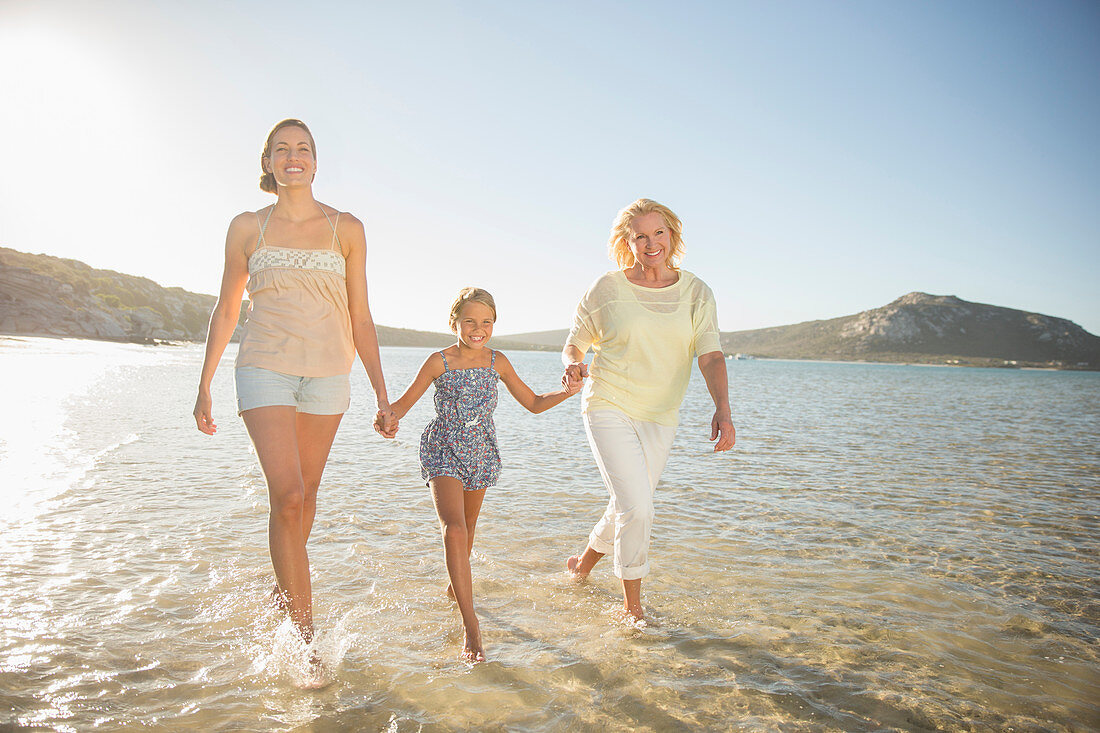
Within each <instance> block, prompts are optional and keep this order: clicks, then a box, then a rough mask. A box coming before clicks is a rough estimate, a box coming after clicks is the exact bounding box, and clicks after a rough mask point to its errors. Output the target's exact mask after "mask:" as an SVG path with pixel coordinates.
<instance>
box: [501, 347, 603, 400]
mask: <svg viewBox="0 0 1100 733" xmlns="http://www.w3.org/2000/svg"><path fill="white" fill-rule="evenodd" d="M496 368H497V374H499V375H500V379H501V381H503V382H504V386H505V387H507V388H508V391H509V392H511V393H512V396H513V397H515V398H516V402H518V403H520V404H521V405H523V406H524V407H526V408H527V409H528V410H529V411H531V412H533V413H535V414H536V415H537V414H538V413H540V412H545V411H546V410H549V409H550V408H551V407H553V406H554V405H557V404H559V403H561V402H564V401H565V400H567V399H569V397H571V396H572V395H575V394H576V393H577V392H578V391H580V385H581V384H582V383H583V382H581V381H577V382H576V385H575V386H571V387H569V388H565V389H559V390H558V391H556V392H547V393H546V394H540V395H537V394H535V392H534V390H532V389H531V388H530V387H528V386H527V384H526V383H525V382H524V381H523V380H522V379H520V378H519V375H518V374H516V370H515V369H514V368H513V367H512V362H510V361H508V357H506V356H505V355H504V354H502V353H501V352H499V351H498V352H497V358H496Z"/></svg>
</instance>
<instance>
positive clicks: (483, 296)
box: [447, 288, 497, 333]
mask: <svg viewBox="0 0 1100 733" xmlns="http://www.w3.org/2000/svg"><path fill="white" fill-rule="evenodd" d="M467 303H481V304H482V305H484V306H486V307H487V308H488V309H489V310H491V311H492V312H493V322H494V323H495V322H496V320H497V304H496V301H495V300H493V296H491V295H489V291H488V290H482V289H481V288H462V290H460V291H458V297H457V298H455V302H454V303H453V304H452V305H451V315H450V318H448V319H447V323H448V325H450V327H451V331H453V332H455V333H458V315H459V314H460V313H461V312H462V307H463V306H465V305H466V304H467Z"/></svg>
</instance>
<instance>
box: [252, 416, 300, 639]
mask: <svg viewBox="0 0 1100 733" xmlns="http://www.w3.org/2000/svg"><path fill="white" fill-rule="evenodd" d="M295 414H296V411H295V408H293V407H286V406H277V407H257V408H255V409H253V410H245V411H244V412H243V413H241V417H243V418H244V424H245V427H246V428H247V429H248V435H249V437H250V438H251V439H252V444H253V445H254V446H255V448H256V456H257V457H258V458H259V459H260V468H261V469H262V470H263V472H264V478H265V479H266V480H267V493H268V497H269V501H270V504H271V509H270V512H269V515H268V525H267V538H268V547H269V549H270V551H271V564H272V566H273V567H274V568H275V582H276V583H278V585H279V588H280V589H281V590H282V592H283V595H284V598H285V602H286V605H287V607H288V610H289V611H290V619H291V621H292V622H293V623H294V625H295V627H297V629H298V632H299V633H300V634H301V635H302V638H303V639H304V640H305V641H306V642H307V643H308V642H310V641H312V640H313V604H312V589H311V588H310V580H309V557H308V556H307V555H306V541H305V535H304V534H303V532H302V517H303V509H304V505H305V486H304V485H303V482H302V466H301V460H300V458H299V454H298V431H297V421H296V418H295Z"/></svg>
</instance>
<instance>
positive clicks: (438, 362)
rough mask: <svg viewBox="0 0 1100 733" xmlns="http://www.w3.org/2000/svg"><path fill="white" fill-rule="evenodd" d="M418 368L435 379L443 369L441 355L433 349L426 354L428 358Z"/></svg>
mask: <svg viewBox="0 0 1100 733" xmlns="http://www.w3.org/2000/svg"><path fill="white" fill-rule="evenodd" d="M420 369H421V371H422V372H425V373H426V374H428V376H430V377H431V378H432V379H435V378H436V377H438V376H439V375H440V374H442V373H443V372H444V371H445V369H444V367H443V357H442V356H441V355H440V353H439V352H438V351H433V352H432V353H431V354H429V355H428V358H427V359H425V360H424V365H423V366H422V367H420Z"/></svg>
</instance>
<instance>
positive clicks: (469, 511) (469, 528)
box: [447, 489, 485, 601]
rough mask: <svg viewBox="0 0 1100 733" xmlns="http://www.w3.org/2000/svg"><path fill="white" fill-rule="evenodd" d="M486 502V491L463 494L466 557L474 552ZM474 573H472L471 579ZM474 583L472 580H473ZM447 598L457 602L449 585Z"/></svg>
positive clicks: (448, 584) (465, 492)
mask: <svg viewBox="0 0 1100 733" xmlns="http://www.w3.org/2000/svg"><path fill="white" fill-rule="evenodd" d="M484 501H485V489H474V490H473V491H463V492H462V513H463V515H464V516H465V517H466V557H467V558H469V557H470V553H472V552H473V551H474V530H475V529H476V528H477V518H478V517H479V516H481V504H482V502H484ZM472 575H473V573H472V571H471V577H472ZM471 583H472V580H471ZM447 597H448V598H450V599H451V600H452V601H453V600H455V591H454V588H453V587H452V586H451V584H450V583H449V582H448V583H447Z"/></svg>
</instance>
